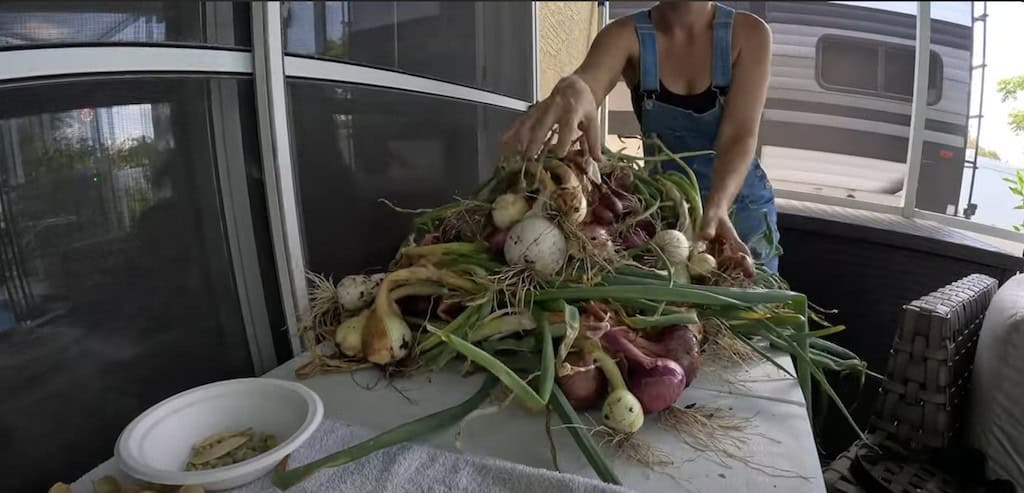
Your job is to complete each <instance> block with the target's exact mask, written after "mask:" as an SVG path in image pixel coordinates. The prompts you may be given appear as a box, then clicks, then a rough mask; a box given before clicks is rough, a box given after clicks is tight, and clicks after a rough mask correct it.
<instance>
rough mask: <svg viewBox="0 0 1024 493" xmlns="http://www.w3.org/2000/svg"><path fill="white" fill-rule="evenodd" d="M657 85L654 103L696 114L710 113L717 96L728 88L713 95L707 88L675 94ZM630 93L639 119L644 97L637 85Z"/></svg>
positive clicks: (724, 93) (723, 94) (716, 101)
mask: <svg viewBox="0 0 1024 493" xmlns="http://www.w3.org/2000/svg"><path fill="white" fill-rule="evenodd" d="M658 83H659V85H660V86H661V88H660V89H658V93H657V94H655V95H654V100H655V101H657V102H659V103H663V104H667V105H669V106H673V107H676V108H681V109H684V110H689V111H692V112H694V113H697V114H701V113H707V112H708V111H711V110H712V109H713V108H714V107H715V104H716V103H718V94H721V95H722V96H725V95H726V93H728V92H729V88H728V87H723V88H720V89H718V93H715V90H714V88H712V87H711V86H708V88H707V89H705V90H703V91H701V92H699V93H697V94H677V93H674V92H672V91H671V90H669V89H668V88H667V87H665V83H664V82H661V81H658ZM632 93H633V111H634V112H635V113H636V114H637V118H640V111H639V110H640V105H641V103H643V101H644V96H643V94H642V93H641V92H640V91H639V84H637V85H636V86H633V88H632Z"/></svg>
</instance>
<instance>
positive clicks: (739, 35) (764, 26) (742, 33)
mask: <svg viewBox="0 0 1024 493" xmlns="http://www.w3.org/2000/svg"><path fill="white" fill-rule="evenodd" d="M732 38H733V41H737V40H738V41H746V42H761V41H764V40H768V41H771V38H772V30H771V28H770V27H768V23H767V22H765V21H764V19H762V18H760V17H758V16H756V15H754V14H751V13H750V12H736V17H734V18H733V34H732Z"/></svg>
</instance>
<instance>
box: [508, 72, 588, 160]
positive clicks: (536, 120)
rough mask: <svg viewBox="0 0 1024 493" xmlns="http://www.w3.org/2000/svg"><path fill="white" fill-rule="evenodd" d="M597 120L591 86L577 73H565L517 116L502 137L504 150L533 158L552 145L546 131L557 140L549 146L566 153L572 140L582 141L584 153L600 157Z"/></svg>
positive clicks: (555, 151) (554, 150)
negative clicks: (540, 99)
mask: <svg viewBox="0 0 1024 493" xmlns="http://www.w3.org/2000/svg"><path fill="white" fill-rule="evenodd" d="M600 126H601V125H600V121H599V119H598V116H597V104H596V103H595V102H594V95H593V92H592V91H591V90H590V86H589V85H587V83H586V82H584V81H583V79H582V78H580V77H579V76H577V75H570V76H568V77H565V78H564V79H562V80H561V81H559V82H558V84H557V85H556V86H555V88H554V89H553V90H552V91H551V95H550V96H548V97H547V98H545V99H544V100H543V101H541V102H540V103H537V104H536V105H535V106H534V107H533V108H530V110H529V111H527V112H526V113H525V114H523V115H522V116H520V117H519V119H517V120H516V122H515V123H514V124H513V125H512V128H510V129H509V130H508V131H507V132H505V135H504V137H503V141H504V144H505V147H506V150H509V151H512V152H515V153H518V154H521V155H523V156H526V157H528V158H535V157H537V156H538V155H540V154H541V153H543V152H544V151H545V150H546V149H547V148H548V147H549V146H551V145H552V144H551V142H550V140H551V139H550V138H549V134H551V133H552V132H555V133H556V134H557V140H556V141H555V142H554V146H553V147H552V148H551V150H552V152H553V153H554V154H555V155H556V156H558V157H560V158H561V157H565V155H566V154H567V153H568V152H569V147H570V146H572V144H573V143H574V142H577V141H581V142H580V147H581V148H582V149H583V151H584V153H586V154H587V155H589V156H590V157H591V158H592V159H594V160H595V161H601V136H600Z"/></svg>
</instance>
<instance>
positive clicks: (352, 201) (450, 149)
mask: <svg viewBox="0 0 1024 493" xmlns="http://www.w3.org/2000/svg"><path fill="white" fill-rule="evenodd" d="M288 88H289V93H290V97H291V102H292V127H293V136H294V139H295V145H294V149H295V169H296V174H297V177H298V187H299V197H300V201H301V210H302V222H303V230H304V235H305V245H306V249H307V256H306V260H307V265H308V268H309V269H310V270H312V271H314V272H324V273H335V274H336V275H343V274H346V273H352V272H358V271H361V270H364V269H368V268H378V269H379V268H383V267H385V266H386V265H387V263H388V262H389V261H390V260H391V259H392V257H393V256H394V252H395V251H396V249H397V247H398V246H399V245H400V244H401V242H402V240H404V239H405V237H406V236H407V235H408V233H409V231H410V228H411V225H412V216H410V215H409V214H405V213H400V212H396V211H394V210H393V209H391V208H390V207H388V206H387V205H385V204H383V203H381V202H380V199H387V200H389V201H391V202H393V203H394V204H395V205H397V206H400V207H404V208H420V207H436V206H438V205H440V204H443V203H446V202H449V201H451V200H453V199H454V197H455V196H457V195H459V194H467V193H469V192H470V191H472V190H473V189H474V188H475V187H476V185H477V184H478V183H480V182H481V181H482V180H483V179H486V178H487V177H488V176H490V173H491V170H492V169H493V166H494V165H495V164H496V163H497V160H498V157H499V149H498V148H497V146H498V144H499V142H500V139H501V134H502V132H504V131H505V130H506V129H507V128H508V127H509V126H510V125H511V124H512V121H513V119H514V118H515V117H516V115H517V112H515V111H512V110H507V109H501V108H495V107H490V106H486V105H480V104H476V103H470V102H460V101H455V100H452V99H448V98H442V97H434V96H423V95H418V94H412V93H407V92H401V91H396V90H389V89H373V88H367V87H360V86H353V85H346V84H337V83H330V82H311V81H302V80H291V81H289V83H288Z"/></svg>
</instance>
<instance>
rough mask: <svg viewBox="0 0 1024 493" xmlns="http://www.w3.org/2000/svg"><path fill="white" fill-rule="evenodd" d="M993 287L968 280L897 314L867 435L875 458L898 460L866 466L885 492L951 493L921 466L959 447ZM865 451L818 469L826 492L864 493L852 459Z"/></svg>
mask: <svg viewBox="0 0 1024 493" xmlns="http://www.w3.org/2000/svg"><path fill="white" fill-rule="evenodd" d="M998 287H999V284H998V282H997V281H996V280H995V279H992V278H991V277H988V276H984V275H981V274H972V275H970V276H967V277H965V278H963V279H961V280H959V281H957V282H955V283H953V284H950V285H948V286H946V287H943V288H941V289H939V290H937V291H935V292H933V293H931V294H928V295H926V296H923V297H921V298H919V299H917V300H915V301H912V302H911V303H909V304H907V305H906V306H904V307H903V319H902V322H901V324H900V327H899V330H897V331H896V337H895V340H894V341H893V345H892V350H891V352H890V356H889V365H888V369H887V370H886V377H887V378H888V382H886V383H885V385H883V386H882V388H881V391H880V392H881V395H880V398H879V399H878V401H877V402H878V404H877V406H876V408H875V412H874V415H873V416H872V418H871V421H870V424H869V435H868V441H869V442H870V443H871V444H873V445H875V446H877V447H878V449H880V450H881V451H883V452H886V453H890V454H895V455H893V457H903V458H904V459H903V460H902V461H894V460H892V459H886V460H883V461H880V462H878V463H875V464H874V465H873V466H871V468H872V471H873V472H874V474H875V475H876V477H879V478H880V480H881V481H882V482H883V483H885V484H887V486H888V487H889V488H890V489H891V490H892V491H930V492H946V491H949V492H953V491H957V489H956V486H955V484H954V483H953V482H952V480H951V479H950V478H949V477H948V476H946V475H945V474H943V472H942V471H940V470H938V469H936V468H934V467H931V466H929V465H928V464H927V462H926V460H924V459H923V458H924V457H927V455H928V453H929V452H930V451H933V450H935V449H939V448H945V447H949V446H952V445H955V444H956V443H957V442H958V439H957V438H958V432H959V430H960V425H961V423H962V421H963V419H962V410H963V409H964V408H965V406H964V405H963V404H964V402H965V400H966V397H967V394H968V390H969V388H968V387H969V384H970V372H971V366H972V364H973V361H974V350H975V348H976V347H977V342H978V332H979V331H980V330H981V323H982V320H983V319H984V316H985V310H986V309H987V308H988V304H989V303H990V302H991V301H992V297H993V296H994V295H995V292H996V290H997V289H998ZM870 448H871V447H869V446H868V444H866V443H864V442H863V441H858V442H857V443H854V444H853V446H851V447H850V448H849V449H848V450H847V451H846V452H844V453H842V454H840V455H839V457H837V458H836V459H835V460H834V461H833V462H832V463H831V464H829V465H828V467H826V468H825V469H824V479H825V484H826V486H827V487H828V491H834V492H843V493H852V492H862V491H864V489H863V488H862V487H861V486H860V485H858V484H857V481H856V480H855V476H854V474H853V467H854V465H855V462H856V461H857V455H858V454H861V453H866V452H865V451H867V450H869V449H870ZM918 459H921V460H918Z"/></svg>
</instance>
